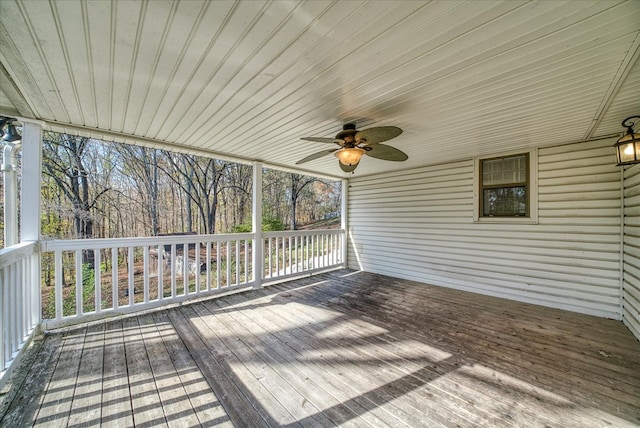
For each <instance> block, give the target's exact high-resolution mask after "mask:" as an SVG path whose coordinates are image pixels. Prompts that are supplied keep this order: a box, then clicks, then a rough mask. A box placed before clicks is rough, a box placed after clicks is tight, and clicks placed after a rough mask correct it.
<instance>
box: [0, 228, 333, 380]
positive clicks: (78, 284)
mask: <svg viewBox="0 0 640 428" xmlns="http://www.w3.org/2000/svg"><path fill="white" fill-rule="evenodd" d="M344 236H345V234H344V231H343V230H313V231H283V232H264V233H263V234H262V238H261V239H262V244H263V248H262V252H261V253H262V256H263V260H262V263H261V265H262V266H256V268H257V270H256V269H254V266H253V245H254V244H253V239H254V234H252V233H243V234H228V235H178V236H158V237H150V238H121V239H85V240H52V241H41V242H40V243H39V247H40V248H39V251H38V244H37V243H34V242H28V243H21V244H19V245H15V246H12V247H10V248H6V249H3V250H0V298H1V299H2V300H1V302H0V309H1V310H2V314H1V316H0V335H1V340H0V385H2V383H3V382H4V381H5V380H6V375H7V374H8V373H9V371H10V367H11V366H12V364H14V363H16V362H17V357H18V356H19V354H20V351H21V349H22V348H24V346H25V345H26V344H28V342H29V340H30V339H31V337H32V336H33V333H34V332H35V331H36V330H37V329H38V327H39V326H40V325H43V327H44V328H45V329H49V328H56V327H60V326H63V325H67V324H73V323H77V322H82V321H88V320H91V319H95V318H101V317H105V316H109V315H110V314H112V315H116V314H123V313H129V312H136V311H142V310H147V309H151V308H154V307H159V306H162V305H166V304H170V303H177V302H181V301H184V300H187V299H191V298H195V297H199V296H204V295H210V294H215V293H225V292H231V291H236V290H239V289H245V288H251V287H253V286H254V285H256V284H262V283H263V281H264V282H265V283H267V282H276V281H281V280H284V279H286V278H290V277H295V276H300V275H305V274H310V273H313V272H315V271H320V270H326V269H331V268H336V267H341V266H343V254H344V253H343V246H344V239H345V238H344ZM257 263H260V261H258V262H257ZM256 271H259V272H261V273H260V277H259V281H258V282H257V283H256V280H255V275H256ZM41 302H42V304H41Z"/></svg>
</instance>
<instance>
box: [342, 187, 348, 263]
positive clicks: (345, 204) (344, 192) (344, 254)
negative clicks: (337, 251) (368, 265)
mask: <svg viewBox="0 0 640 428" xmlns="http://www.w3.org/2000/svg"><path fill="white" fill-rule="evenodd" d="M341 202H342V204H341V205H342V206H341V210H342V212H341V213H340V219H341V228H342V230H344V235H343V236H342V265H343V266H344V267H345V268H347V267H349V264H348V263H347V243H348V241H349V230H348V227H349V209H348V206H349V180H347V179H343V180H342V201H341Z"/></svg>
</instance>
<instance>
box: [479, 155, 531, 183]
mask: <svg viewBox="0 0 640 428" xmlns="http://www.w3.org/2000/svg"><path fill="white" fill-rule="evenodd" d="M526 181H527V159H526V155H519V156H514V157H510V158H503V159H488V160H483V161H482V185H483V186H497V185H501V184H518V183H526Z"/></svg>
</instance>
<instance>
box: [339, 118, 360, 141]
mask: <svg viewBox="0 0 640 428" xmlns="http://www.w3.org/2000/svg"><path fill="white" fill-rule="evenodd" d="M357 133H358V131H356V124H355V123H345V124H344V125H342V131H340V132H338V133H337V134H336V140H344V142H345V144H344V147H353V146H354V145H355V143H356V140H355V138H354V137H355V135H356V134H357Z"/></svg>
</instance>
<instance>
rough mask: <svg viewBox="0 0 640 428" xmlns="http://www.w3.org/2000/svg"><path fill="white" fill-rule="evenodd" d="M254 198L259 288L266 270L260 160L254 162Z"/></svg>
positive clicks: (254, 256)
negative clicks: (264, 263)
mask: <svg viewBox="0 0 640 428" xmlns="http://www.w3.org/2000/svg"><path fill="white" fill-rule="evenodd" d="M252 199H253V203H252V204H251V206H252V214H251V225H252V233H253V252H252V260H251V261H252V265H253V288H255V289H258V288H261V287H262V274H263V271H264V267H263V262H264V257H263V254H262V249H263V247H264V241H263V239H262V164H261V163H260V162H256V163H254V164H253V193H252Z"/></svg>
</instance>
